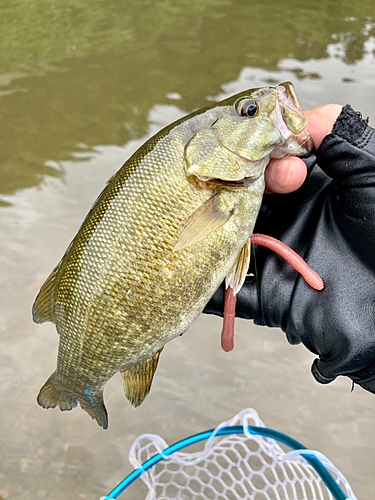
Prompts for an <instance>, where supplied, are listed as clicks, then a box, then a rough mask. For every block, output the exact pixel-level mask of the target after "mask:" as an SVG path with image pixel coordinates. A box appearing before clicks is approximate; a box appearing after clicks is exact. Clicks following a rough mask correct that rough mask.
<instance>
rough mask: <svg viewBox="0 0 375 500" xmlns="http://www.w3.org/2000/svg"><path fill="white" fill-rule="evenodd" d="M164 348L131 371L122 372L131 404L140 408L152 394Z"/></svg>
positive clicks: (126, 393)
mask: <svg viewBox="0 0 375 500" xmlns="http://www.w3.org/2000/svg"><path fill="white" fill-rule="evenodd" d="M162 350H163V348H161V349H160V351H158V352H157V353H156V354H154V355H153V356H152V358H148V359H145V360H144V361H141V362H140V363H138V364H137V365H135V367H134V368H132V369H131V370H126V371H125V372H121V375H122V378H123V382H124V391H125V396H126V397H127V399H128V401H129V403H130V404H132V405H133V406H139V405H140V404H141V403H143V400H144V399H145V397H146V396H147V394H148V393H149V392H150V389H151V384H152V379H153V378H154V374H155V370H156V368H157V366H158V361H159V356H160V353H161V351H162Z"/></svg>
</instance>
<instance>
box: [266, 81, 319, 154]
mask: <svg viewBox="0 0 375 500" xmlns="http://www.w3.org/2000/svg"><path fill="white" fill-rule="evenodd" d="M270 116H271V118H272V120H273V122H274V123H275V125H276V126H277V128H278V130H279V131H280V133H281V134H282V136H283V139H284V140H283V141H282V142H281V143H280V144H279V145H278V146H277V147H276V148H275V149H274V151H273V152H272V154H271V155H270V157H271V158H284V157H285V156H290V155H293V156H299V157H307V156H310V154H311V152H312V151H313V150H314V143H313V140H312V138H311V136H310V134H309V131H308V128H307V126H308V122H307V120H306V118H305V116H304V114H303V110H302V107H301V104H300V102H299V99H298V97H297V94H296V92H295V90H294V86H293V84H292V83H290V82H285V83H282V84H280V85H279V86H278V87H277V102H276V105H275V108H274V109H273V111H272V113H271V115H270Z"/></svg>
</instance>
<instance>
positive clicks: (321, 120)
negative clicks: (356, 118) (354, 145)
mask: <svg viewBox="0 0 375 500" xmlns="http://www.w3.org/2000/svg"><path fill="white" fill-rule="evenodd" d="M341 110H342V106H341V105H339V104H326V105H324V106H320V107H318V108H314V109H309V110H306V111H304V115H305V117H306V119H307V121H308V122H309V125H308V129H309V132H310V135H311V137H312V140H313V141H314V146H315V149H318V148H319V146H320V144H321V143H322V140H323V138H324V137H325V136H326V135H328V134H329V133H330V132H331V130H332V127H333V124H334V123H335V121H336V119H337V117H338V116H339V114H340V113H341ZM306 174H307V169H306V165H305V163H304V162H303V161H302V160H301V159H300V158H297V157H296V156H289V157H287V158H284V159H281V160H271V161H270V162H269V164H268V166H267V168H266V172H265V175H266V191H267V193H284V194H285V193H291V192H292V191H295V190H296V189H298V188H299V187H301V186H302V184H303V182H304V180H305V178H306Z"/></svg>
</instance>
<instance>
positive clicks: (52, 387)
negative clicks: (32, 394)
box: [37, 372, 108, 429]
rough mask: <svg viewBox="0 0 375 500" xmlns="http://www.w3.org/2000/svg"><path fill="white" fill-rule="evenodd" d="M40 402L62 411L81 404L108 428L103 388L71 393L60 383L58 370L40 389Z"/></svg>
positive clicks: (43, 405)
mask: <svg viewBox="0 0 375 500" xmlns="http://www.w3.org/2000/svg"><path fill="white" fill-rule="evenodd" d="M37 401H38V404H39V405H40V406H42V407H43V408H55V407H56V406H59V407H60V410H61V411H66V410H72V409H73V408H75V407H76V406H77V403H78V401H79V404H80V405H81V408H82V409H83V410H85V411H86V412H87V413H88V414H89V415H90V417H92V418H94V419H95V420H96V421H97V422H98V424H99V425H100V426H101V427H103V429H108V415H107V410H106V408H105V406H104V401H103V390H100V391H97V392H91V391H89V390H87V391H85V395H82V394H70V393H69V392H68V391H66V389H64V388H63V387H62V385H61V384H60V383H59V380H58V377H57V374H56V372H54V373H52V375H51V376H50V378H49V379H48V380H47V382H46V383H45V384H44V386H43V387H42V388H41V389H40V392H39V395H38V397H37Z"/></svg>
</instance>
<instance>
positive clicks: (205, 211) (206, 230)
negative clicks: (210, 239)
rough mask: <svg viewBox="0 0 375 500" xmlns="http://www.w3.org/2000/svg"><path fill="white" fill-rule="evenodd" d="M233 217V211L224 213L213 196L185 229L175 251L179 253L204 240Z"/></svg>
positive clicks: (215, 196) (192, 217)
mask: <svg viewBox="0 0 375 500" xmlns="http://www.w3.org/2000/svg"><path fill="white" fill-rule="evenodd" d="M231 215H232V211H231V210H227V211H223V207H220V199H219V197H218V196H217V195H214V196H212V197H211V198H210V199H209V200H207V201H206V202H205V203H204V204H203V205H202V206H201V207H199V208H198V210H196V211H195V212H194V213H193V215H192V216H191V217H190V219H189V220H188V221H187V223H186V224H185V226H184V227H183V229H182V231H181V234H180V236H179V238H178V240H177V243H176V246H175V247H174V251H175V252H177V251H179V250H182V249H184V248H186V247H189V246H191V245H195V244H196V243H198V242H199V241H202V240H204V239H205V238H207V236H209V235H210V234H211V233H212V232H213V231H215V230H216V229H218V228H219V227H221V226H222V225H224V224H225V223H226V222H227V221H228V220H229V219H230V216H231Z"/></svg>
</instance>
